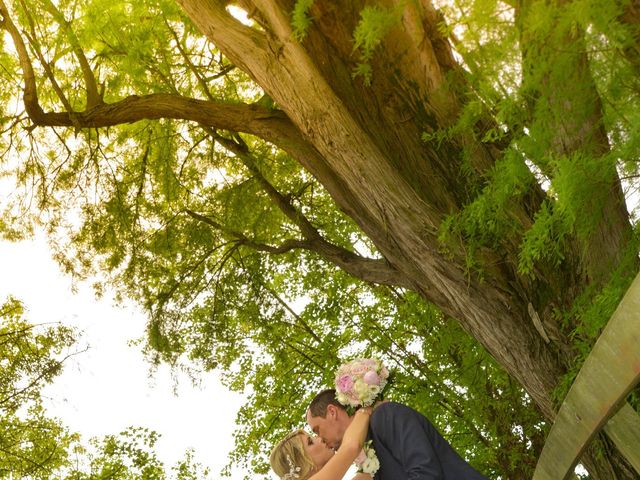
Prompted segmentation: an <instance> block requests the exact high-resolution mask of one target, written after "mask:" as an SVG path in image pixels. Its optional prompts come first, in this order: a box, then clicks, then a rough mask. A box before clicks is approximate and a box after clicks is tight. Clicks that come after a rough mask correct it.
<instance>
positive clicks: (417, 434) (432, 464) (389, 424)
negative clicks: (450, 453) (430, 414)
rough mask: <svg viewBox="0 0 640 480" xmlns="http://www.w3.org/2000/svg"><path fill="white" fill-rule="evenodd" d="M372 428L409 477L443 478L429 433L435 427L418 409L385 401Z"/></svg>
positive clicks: (372, 423) (429, 479) (373, 417)
mask: <svg viewBox="0 0 640 480" xmlns="http://www.w3.org/2000/svg"><path fill="white" fill-rule="evenodd" d="M370 428H371V430H372V431H374V432H375V436H376V437H377V439H378V441H380V442H381V443H383V444H384V445H385V446H386V448H387V449H388V450H389V451H390V452H391V453H392V454H393V456H394V457H395V458H396V459H397V460H398V462H399V463H400V464H401V465H402V468H403V470H404V472H405V473H406V476H407V477H406V478H407V479H408V480H442V479H444V474H443V472H442V467H441V465H440V462H439V460H438V457H437V455H436V453H435V450H434V448H433V445H432V443H431V440H430V438H429V434H428V429H429V428H434V427H433V426H431V425H430V424H428V423H427V422H426V419H425V418H424V417H422V416H421V415H420V414H419V413H418V412H416V411H415V410H412V409H410V408H408V407H406V406H404V405H400V404H397V403H388V404H384V405H381V406H380V407H379V408H377V409H376V411H375V412H374V414H373V415H372V417H371V423H370Z"/></svg>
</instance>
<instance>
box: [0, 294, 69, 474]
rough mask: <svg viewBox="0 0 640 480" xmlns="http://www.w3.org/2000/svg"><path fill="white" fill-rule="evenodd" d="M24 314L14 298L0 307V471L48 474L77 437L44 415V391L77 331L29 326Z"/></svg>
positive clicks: (57, 371) (60, 462) (56, 421)
mask: <svg viewBox="0 0 640 480" xmlns="http://www.w3.org/2000/svg"><path fill="white" fill-rule="evenodd" d="M23 315H24V306H23V305H22V303H21V302H20V301H18V300H16V299H15V298H11V297H10V298H8V299H7V300H6V301H5V302H4V304H2V306H0V359H2V361H0V476H2V477H7V476H8V475H9V473H11V474H13V476H14V478H23V477H29V478H34V479H49V478H51V474H52V472H53V471H55V470H56V469H57V468H59V467H60V466H62V465H63V464H64V463H65V461H66V451H65V449H66V448H67V447H68V446H69V445H70V443H71V442H72V441H73V439H74V436H73V435H72V434H70V433H69V432H68V431H67V429H66V428H65V427H64V426H63V425H62V424H61V423H60V421H59V420H57V419H53V418H49V417H48V416H47V415H46V412H45V411H44V409H43V407H42V398H41V391H42V388H43V387H44V386H45V385H46V384H48V383H50V382H51V381H52V380H53V379H54V378H55V377H56V376H57V375H58V374H59V373H60V371H61V369H62V362H63V361H64V357H65V355H66V354H67V351H68V349H69V348H70V347H71V346H72V345H73V342H74V332H73V331H72V330H70V329H69V328H67V327H63V326H61V325H49V326H47V325H31V324H29V323H27V322H26V321H25V320H24V319H23Z"/></svg>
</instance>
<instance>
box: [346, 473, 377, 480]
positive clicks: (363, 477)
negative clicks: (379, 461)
mask: <svg viewBox="0 0 640 480" xmlns="http://www.w3.org/2000/svg"><path fill="white" fill-rule="evenodd" d="M351 480H373V477H372V476H371V475H369V474H368V473H362V472H358V473H356V476H355V477H353V478H352V479H351Z"/></svg>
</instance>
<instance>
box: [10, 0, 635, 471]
mask: <svg viewBox="0 0 640 480" xmlns="http://www.w3.org/2000/svg"><path fill="white" fill-rule="evenodd" d="M177 3H178V4H179V6H180V7H182V10H180V9H179V8H178V6H177V5H175V4H174V3H173V2H169V1H161V0H154V1H145V2H125V1H113V0H110V1H104V0H92V1H89V2H86V1H85V2H78V1H73V0H65V1H59V2H53V1H51V0H34V1H30V2H29V3H28V5H27V4H26V3H25V2H24V1H20V0H17V1H15V2H14V5H12V6H10V5H7V4H5V2H3V1H2V0H0V14H1V16H2V26H3V28H4V29H5V30H6V31H7V32H8V34H9V35H10V37H11V39H12V42H13V46H12V47H11V48H9V47H7V48H6V49H5V50H4V52H5V53H4V56H3V58H2V64H3V66H4V71H3V75H4V77H5V83H6V84H7V85H13V89H10V88H7V89H5V90H4V91H3V92H2V95H3V100H4V104H5V105H4V114H3V116H4V118H5V124H6V127H5V129H6V130H5V136H4V138H5V141H4V142H5V148H6V150H7V151H10V152H12V153H11V154H9V155H7V158H10V159H13V160H11V161H12V162H14V163H15V165H16V171H17V173H18V178H19V179H20V180H21V181H22V182H23V185H31V186H32V187H34V189H33V190H28V191H34V192H35V193H36V196H35V198H36V199H37V206H38V207H39V208H40V209H41V211H42V212H45V214H46V215H47V217H46V220H47V225H48V227H49V229H50V231H51V232H52V234H55V233H56V232H59V231H60V230H61V229H62V227H63V226H64V225H63V219H64V218H69V216H68V214H67V216H66V217H65V215H64V214H63V212H64V211H65V209H68V208H71V209H75V210H74V218H73V219H72V221H71V222H69V223H70V225H69V229H70V231H71V232H72V233H71V237H70V238H71V248H67V247H64V248H61V249H60V252H59V253H60V255H59V258H60V261H61V262H62V264H63V265H65V266H66V267H67V268H68V269H69V270H70V271H73V272H75V273H80V274H82V273H84V274H86V273H87V272H88V271H89V270H90V269H91V268H92V267H96V266H98V267H99V268H101V269H102V270H103V271H109V272H112V273H113V277H112V278H113V279H114V281H115V282H116V283H117V284H118V285H119V286H120V288H121V291H122V292H123V293H125V294H127V295H130V296H132V297H134V298H136V299H138V300H139V301H140V302H141V303H143V304H144V305H145V306H146V308H147V309H148V311H149V313H150V323H149V346H150V348H151V350H152V351H154V352H156V353H158V354H159V355H160V356H161V357H164V358H165V359H169V360H174V359H175V358H176V355H179V354H181V353H188V354H189V355H190V356H191V358H192V359H198V360H201V361H203V362H204V365H205V367H206V368H214V367H219V368H222V369H229V368H231V369H232V371H233V372H235V375H232V380H231V381H230V385H231V386H232V387H234V386H235V387H238V388H239V387H240V386H241V385H242V384H243V378H246V377H248V376H251V381H250V382H249V383H253V385H254V388H256V387H257V389H256V390H255V394H254V397H253V398H254V400H255V402H256V403H254V406H255V405H259V407H257V411H259V412H261V414H260V415H257V414H256V409H254V410H251V412H250V413H251V414H253V415H251V414H249V412H245V416H244V417H243V421H244V422H245V424H246V425H248V430H249V431H250V432H254V434H255V432H263V433H264V432H265V431H268V432H271V431H272V430H273V429H274V428H275V427H279V428H282V427H284V426H286V423H287V422H284V421H283V420H282V417H283V415H284V414H283V413H282V411H283V410H284V409H285V408H286V407H287V406H288V403H289V402H294V401H298V400H299V399H300V398H302V397H304V396H305V387H308V386H312V385H317V384H318V383H319V381H318V379H319V378H321V375H322V374H321V373H320V372H321V371H323V369H327V368H329V367H330V366H332V365H335V363H336V362H337V359H336V357H337V356H338V355H345V354H347V353H349V352H352V353H353V352H356V351H357V352H360V351H367V352H369V353H371V352H372V351H375V352H378V353H382V354H386V355H388V358H390V359H392V358H397V359H398V360H397V364H398V365H399V366H402V367H403V368H405V369H406V371H407V373H408V374H409V375H408V378H414V381H415V382H416V383H419V380H415V378H418V379H420V378H429V374H428V372H429V370H428V367H429V365H431V363H430V362H431V361H433V362H435V363H434V364H436V365H438V367H437V368H434V370H433V372H434V377H437V375H436V374H435V373H436V372H442V371H443V370H442V368H444V366H446V367H450V368H452V370H455V368H458V369H459V370H460V371H464V369H463V368H462V367H463V366H464V364H465V362H466V368H467V369H468V368H470V367H469V365H475V368H476V369H477V370H476V371H477V372H478V371H479V372H483V373H482V374H486V377H487V381H486V382H485V392H484V393H485V396H484V397H483V398H484V399H485V400H486V399H487V398H496V397H499V396H500V395H501V394H502V393H504V392H509V393H511V392H515V393H514V397H513V398H518V399H519V400H518V402H519V403H520V404H521V405H523V406H525V407H526V405H527V401H528V399H529V398H530V399H532V400H533V402H534V404H535V406H536V409H537V411H538V412H539V413H540V414H541V415H542V417H544V418H545V419H547V420H551V421H552V420H553V419H554V416H555V412H556V409H557V400H558V399H561V398H562V395H563V394H564V392H565V391H566V385H567V384H568V383H570V380H571V378H572V375H574V374H575V371H576V369H577V368H579V365H580V362H581V359H582V358H584V356H585V355H586V353H587V352H588V350H589V348H590V345H591V344H592V342H593V341H594V339H595V338H596V337H597V334H598V332H599V330H600V329H601V328H602V326H603V324H604V322H606V320H607V319H608V317H609V315H610V314H611V313H612V311H613V308H615V304H616V302H617V300H618V299H619V298H620V295H621V294H622V293H623V292H624V290H625V288H626V286H627V285H628V283H629V281H630V279H631V278H632V277H633V275H634V274H635V273H636V272H637V270H638V258H637V257H638V255H637V254H638V247H637V242H636V239H635V234H634V227H633V222H632V217H630V215H629V212H628V211H627V208H626V205H625V191H624V189H625V188H628V189H630V190H628V192H627V193H629V192H631V191H634V190H635V186H637V180H636V173H637V160H638V142H639V139H638V133H637V128H634V125H636V126H637V124H638V121H639V119H638V112H639V111H640V109H639V108H638V92H640V81H639V77H638V66H639V63H638V58H640V57H639V56H638V51H639V49H640V46H639V41H640V26H639V24H640V16H639V15H638V11H639V7H640V5H639V4H638V2H637V0H631V1H624V0H620V1H618V0H605V1H597V2H595V1H589V0H574V1H568V0H566V1H560V0H558V1H541V0H521V1H517V2H509V1H505V2H499V1H477V0H476V1H472V0H458V1H451V2H441V3H439V4H437V5H436V4H435V2H433V3H432V2H429V1H428V0H421V1H419V0H404V1H400V0H398V1H394V0H387V1H378V2H364V1H351V0H349V1H327V0H315V1H312V0H298V1H297V2H296V1H287V0H281V1H280V0H254V1H249V0H247V1H238V2H226V1H217V0H207V1H198V0H179V1H178V2H177ZM229 3H234V7H233V8H231V7H230V5H228V4H229ZM10 7H11V8H10ZM241 9H242V10H243V11H244V12H246V13H247V14H248V18H247V19H246V20H244V21H241V20H239V18H240V15H239V13H238V12H240V11H241ZM20 91H21V92H22V102H23V105H24V111H22V109H21V107H20V106H16V98H17V97H18V95H19V93H20ZM182 120H184V121H186V122H182ZM136 122H137V123H136ZM42 127H50V128H42ZM18 159H19V160H18ZM623 180H625V182H626V183H624V184H623ZM30 198H32V197H29V194H28V193H27V194H26V195H24V196H22V197H20V201H22V202H24V201H25V200H29V199H30ZM14 208H17V207H16V206H14ZM10 215H13V217H14V218H18V217H19V211H18V210H15V209H14V210H11V211H7V212H6V214H5V217H6V218H10ZM76 217H77V218H80V221H79V222H78V221H75V220H76ZM354 224H355V225H354ZM356 226H357V227H358V228H356ZM16 228H17V227H16V226H15V225H13V224H12V225H11V226H9V222H8V221H5V225H4V230H5V231H6V232H7V234H10V235H17V234H18V233H16V230H15V229H16ZM330 266H333V267H337V268H339V269H341V270H342V271H344V272H346V273H348V274H349V277H345V276H344V275H342V274H341V273H340V272H339V271H337V270H334V269H332V267H330ZM356 280H359V282H358V281H356ZM323 282H324V283H323ZM362 282H364V283H362ZM372 285H373V287H372ZM375 286H384V287H385V288H383V289H382V290H380V289H379V287H375ZM417 298H419V299H421V301H423V302H428V303H429V304H432V305H435V306H437V308H438V309H439V313H437V314H432V315H427V313H425V310H428V308H427V307H425V306H424V305H423V304H421V301H419V300H417ZM294 300H298V304H292V302H293V301H294ZM305 302H306V303H305ZM373 305H374V306H375V308H374V307H373ZM367 310H372V311H373V313H372V312H371V311H370V312H368V315H365V312H367ZM301 312H302V313H301ZM421 314H422V315H424V316H420V315H421ZM376 315H380V316H379V317H377V316H376ZM394 317H396V318H399V319H400V321H399V322H395V323H394ZM449 319H455V320H456V321H457V322H459V323H458V324H457V325H459V326H460V327H461V328H462V329H463V330H464V331H466V332H468V333H469V334H470V335H471V336H472V337H473V338H475V339H476V340H477V341H478V342H479V343H480V344H481V345H482V347H483V348H484V349H485V351H486V352H488V353H489V354H490V355H491V356H492V357H493V358H494V359H495V360H496V361H497V363H498V364H499V365H500V366H501V367H502V368H504V369H505V370H506V372H508V374H509V375H510V376H511V378H513V379H515V380H516V381H517V382H518V383H519V384H520V385H521V386H522V387H523V388H524V390H525V391H526V395H524V396H523V395H522V394H521V393H517V392H518V389H517V387H515V386H513V387H508V388H507V387H506V385H508V382H505V381H503V380H500V379H499V376H496V375H498V374H497V373H496V374H495V375H489V374H487V373H486V372H487V370H486V368H489V367H486V365H489V364H490V361H489V360H488V359H487V358H486V357H482V355H483V353H482V352H480V353H478V355H479V356H480V360H478V362H477V363H475V364H474V363H473V362H471V363H469V357H468V356H466V354H467V353H468V352H466V351H465V352H464V353H465V355H462V353H461V351H462V349H461V348H460V346H459V345H458V346H455V347H452V345H453V344H455V343H456V342H453V341H451V338H452V337H451V336H452V335H458V336H459V335H460V332H458V333H456V334H453V333H452V332H451V331H449V332H448V334H447V335H446V336H445V338H447V339H448V342H444V343H443V342H440V343H439V344H438V342H433V338H438V340H440V339H439V337H437V335H435V334H437V332H442V331H444V330H445V327H444V325H448V323H449V322H450V320H449ZM391 327H392V328H395V329H396V331H397V332H398V333H397V335H394V331H386V330H387V329H389V328H391ZM458 328H459V327H458ZM434 335H435V337H434ZM365 342H369V346H368V347H367V348H369V350H367V349H366V348H364V349H363V348H362V345H363V343H365ZM256 345H257V346H259V347H262V350H260V348H256ZM456 345H457V344H456ZM431 350H435V353H433V352H431ZM456 352H458V354H459V355H458V356H456ZM440 353H442V354H443V355H447V356H448V359H446V360H445V359H443V358H442V357H438V359H437V360H434V359H433V357H431V356H430V355H434V356H436V357H437V356H438V355H439V354H440ZM252 362H253V363H252ZM274 366H275V367H278V368H282V367H283V366H286V368H288V369H289V371H290V372H295V373H296V374H298V375H300V376H302V377H304V376H305V375H306V376H309V377H311V379H308V380H300V381H299V384H297V385H295V386H293V387H290V388H289V389H284V390H283V388H284V387H283V386H282V385H281V383H282V382H280V383H278V382H277V379H278V372H274V371H273V368H274ZM481 366H482V367H483V368H481ZM270 368H271V369H272V370H271V371H270V370H269V369H270ZM490 368H493V367H490ZM315 377H317V378H315ZM324 379H325V380H327V379H328V377H324ZM460 381H461V382H462V381H463V380H462V379H460ZM452 382H453V383H452ZM455 384H456V381H455V380H452V379H451V378H449V379H442V380H441V381H440V383H437V388H442V389H445V387H447V386H448V387H449V388H450V390H451V392H450V395H449V396H447V397H446V402H444V403H447V402H448V403H447V404H448V405H449V409H448V412H449V414H450V416H448V417H447V418H449V419H450V418H459V419H460V418H464V417H465V412H463V411H461V410H460V408H461V406H463V405H464V400H466V401H469V399H470V396H471V393H470V392H474V391H479V390H478V388H479V387H478V386H479V383H478V381H477V379H475V380H474V381H473V382H469V384H470V385H471V386H472V387H473V388H475V390H474V389H473V388H470V389H469V390H465V391H464V394H461V393H460V391H459V390H457V389H456V388H455ZM452 385H453V386H452ZM420 391H424V390H420ZM404 392H411V387H410V386H407V388H406V389H405V390H404ZM456 395H458V401H457V402H453V403H452V402H451V398H456ZM278 398H279V400H278ZM265 399H266V400H265ZM443 401H444V400H443ZM270 409H271V410H273V411H271V412H270V411H269V410H270ZM299 410H300V409H299V408H298V411H297V413H299ZM295 411H296V410H295V408H294V412H295ZM499 411H500V409H499V408H498V409H495V411H493V412H492V407H491V406H487V407H486V408H485V410H484V411H483V415H478V416H476V417H475V419H476V420H478V421H486V422H487V423H486V424H481V425H477V424H476V425H467V426H466V427H465V431H466V432H473V429H474V428H476V429H477V431H476V436H475V441H476V442H477V443H482V442H483V440H484V441H486V442H488V443H489V444H491V442H492V441H493V440H495V439H496V438H501V439H502V441H507V440H505V439H508V442H507V443H509V442H511V443H514V444H515V443H517V438H511V437H513V436H514V435H515V433H514V432H515V431H516V430H515V427H514V425H516V424H519V425H520V426H521V427H522V426H523V425H524V426H525V427H527V428H525V430H527V429H528V428H529V427H530V428H531V429H532V430H531V431H529V433H526V434H524V435H520V437H521V438H520V439H521V443H522V444H523V445H526V446H528V445H529V444H530V443H528V442H532V444H533V445H534V447H535V449H534V454H533V455H534V458H535V452H536V451H538V449H539V447H540V441H539V438H538V437H539V435H540V431H539V422H538V421H536V420H535V419H533V417H530V416H529V414H526V415H524V414H523V413H522V412H515V411H514V410H511V413H510V415H512V416H514V418H519V419H517V420H509V421H506V422H505V421H503V420H504V417H502V416H501V415H500V414H499ZM274 412H275V413H274ZM518 415H520V416H519V417H518ZM285 416H286V415H285ZM525 417H526V418H527V420H526V421H524V420H523V418H525ZM288 418H290V417H288ZM510 418H511V417H510ZM514 422H515V423H514ZM274 426H275V427H274ZM495 426H497V427H496V428H495V431H494V430H493V429H494V427H495ZM483 429H484V430H483ZM496 431H500V432H502V433H503V434H504V437H501V435H500V434H497V433H496ZM518 435H519V434H518ZM518 435H515V436H516V437H518ZM510 436H511V437H510ZM248 438H257V436H256V437H251V436H250V435H249V437H248ZM533 439H537V441H533ZM601 441H602V443H601V444H599V445H600V446H599V447H596V448H594V449H592V450H591V451H589V452H588V453H587V454H586V455H585V457H584V458H583V462H584V464H585V465H586V466H587V467H588V469H589V471H590V473H591V475H592V477H593V478H637V475H636V474H634V473H633V471H632V470H631V468H630V467H629V466H628V465H627V464H626V463H625V462H624V460H623V459H621V458H620V456H619V455H618V454H617V453H616V450H615V447H613V446H612V445H611V443H610V442H609V441H608V440H607V439H606V438H604V437H603V438H602V440H601ZM470 443H471V444H472V443H473V441H472V442H470ZM497 445H499V442H498V443H494V444H493V446H494V451H499V450H500V447H499V446H497ZM254 447H255V450H253V451H258V450H259V449H260V448H265V445H263V444H262V443H261V442H255V445H254ZM511 448H514V449H515V447H511ZM598 449H599V450H598ZM494 460H495V459H494ZM488 463H491V462H488ZM511 463H512V462H511ZM509 464H510V462H509V461H505V459H502V463H500V461H498V460H495V461H494V462H493V463H492V468H496V472H497V473H500V474H502V475H505V476H507V477H508V478H518V477H517V475H522V478H525V477H526V471H525V470H519V471H518V472H519V473H510V471H509V468H510V467H509Z"/></svg>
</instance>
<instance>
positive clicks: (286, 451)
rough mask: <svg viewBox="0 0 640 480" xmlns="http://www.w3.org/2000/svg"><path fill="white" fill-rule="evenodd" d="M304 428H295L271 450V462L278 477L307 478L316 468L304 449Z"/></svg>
mask: <svg viewBox="0 0 640 480" xmlns="http://www.w3.org/2000/svg"><path fill="white" fill-rule="evenodd" d="M304 435H306V432H305V431H304V430H295V431H293V432H291V433H289V434H288V435H287V436H286V437H284V438H283V439H282V440H280V442H278V444H277V445H276V446H275V447H274V448H273V450H272V451H271V456H270V457H269V462H270V463H271V468H272V469H273V471H274V472H275V473H276V475H277V476H278V477H280V478H281V479H285V480H289V479H291V480H294V479H299V480H306V479H307V478H309V477H310V476H311V475H312V474H313V472H314V471H315V469H316V466H315V464H314V463H313V460H311V458H309V455H307V451H306V450H305V449H304V443H303V441H304V440H303V439H304Z"/></svg>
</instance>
